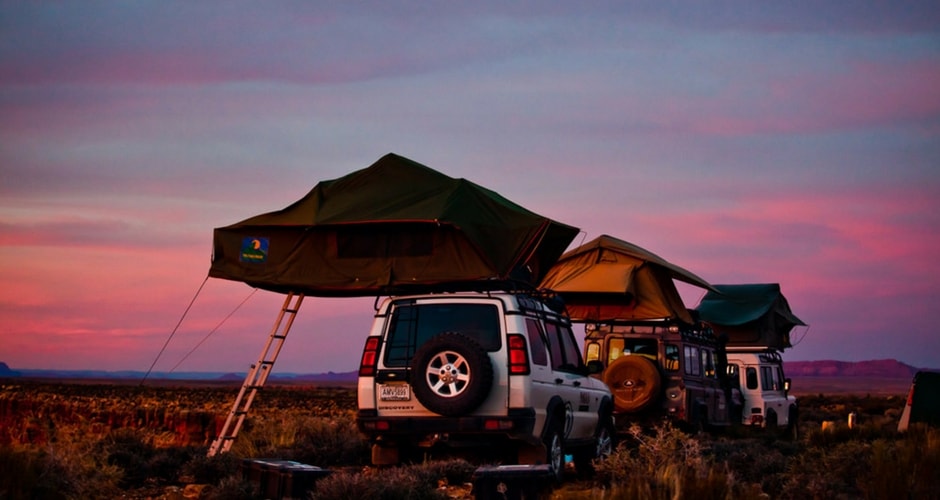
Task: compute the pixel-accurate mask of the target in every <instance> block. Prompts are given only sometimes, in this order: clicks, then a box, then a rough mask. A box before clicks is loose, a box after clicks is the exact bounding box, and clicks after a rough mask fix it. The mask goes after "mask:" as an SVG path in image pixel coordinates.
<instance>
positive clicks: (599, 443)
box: [574, 415, 615, 476]
mask: <svg viewBox="0 0 940 500" xmlns="http://www.w3.org/2000/svg"><path fill="white" fill-rule="evenodd" d="M614 435H615V432H614V421H613V419H612V418H611V416H610V415H607V416H601V419H600V420H599V421H598V422H597V430H596V431H594V447H593V448H587V449H582V450H578V451H577V452H576V453H574V466H575V468H576V469H577V470H578V474H579V475H582V476H588V475H591V474H593V473H594V460H603V459H605V458H607V457H609V456H610V454H611V453H613V451H614Z"/></svg>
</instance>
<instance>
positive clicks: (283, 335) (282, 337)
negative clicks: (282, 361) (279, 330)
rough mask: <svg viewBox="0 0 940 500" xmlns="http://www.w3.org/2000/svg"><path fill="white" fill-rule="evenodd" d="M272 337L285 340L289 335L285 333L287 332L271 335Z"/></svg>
mask: <svg viewBox="0 0 940 500" xmlns="http://www.w3.org/2000/svg"><path fill="white" fill-rule="evenodd" d="M271 338H275V339H281V340H283V339H286V338H287V335H285V334H281V335H271Z"/></svg>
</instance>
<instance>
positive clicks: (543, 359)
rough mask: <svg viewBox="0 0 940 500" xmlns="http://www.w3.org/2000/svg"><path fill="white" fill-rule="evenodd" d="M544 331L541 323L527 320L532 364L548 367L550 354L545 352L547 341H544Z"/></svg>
mask: <svg viewBox="0 0 940 500" xmlns="http://www.w3.org/2000/svg"><path fill="white" fill-rule="evenodd" d="M541 330H542V329H541V328H539V322H538V321H536V320H534V319H532V318H526V320H525V332H526V336H528V337H529V345H530V346H532V364H533V365H539V366H547V365H548V353H547V352H545V340H543V339H542V331H541Z"/></svg>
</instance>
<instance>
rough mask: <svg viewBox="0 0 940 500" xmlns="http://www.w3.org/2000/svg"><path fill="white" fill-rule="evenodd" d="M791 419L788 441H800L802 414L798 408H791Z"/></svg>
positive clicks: (788, 425) (788, 427) (789, 421)
mask: <svg viewBox="0 0 940 500" xmlns="http://www.w3.org/2000/svg"><path fill="white" fill-rule="evenodd" d="M789 415H790V418H789V419H788V420H787V439H789V440H791V441H798V440H799V439H800V414H799V412H798V411H797V409H796V408H794V407H791V408H790V414H789Z"/></svg>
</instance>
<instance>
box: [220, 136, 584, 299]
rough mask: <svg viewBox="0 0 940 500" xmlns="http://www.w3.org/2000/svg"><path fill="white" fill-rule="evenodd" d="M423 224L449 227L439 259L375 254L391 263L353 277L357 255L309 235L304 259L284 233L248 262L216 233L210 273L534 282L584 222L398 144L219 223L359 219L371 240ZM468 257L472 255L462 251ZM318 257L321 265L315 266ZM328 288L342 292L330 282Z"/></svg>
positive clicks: (288, 279)
mask: <svg viewBox="0 0 940 500" xmlns="http://www.w3.org/2000/svg"><path fill="white" fill-rule="evenodd" d="M421 224H427V225H429V226H434V227H439V228H441V229H440V230H437V231H436V232H435V233H434V234H435V237H434V240H433V245H434V246H435V249H434V252H433V254H432V255H431V257H432V259H431V260H433V261H435V262H431V261H429V260H427V259H421V258H418V257H416V256H411V257H409V258H404V257H402V256H395V255H373V257H374V258H376V259H379V260H386V262H372V263H368V264H362V265H363V266H366V267H367V268H368V269H369V271H367V272H361V275H360V274H359V272H357V274H356V276H355V278H356V279H353V276H352V275H350V276H346V274H348V271H349V270H350V269H351V268H352V266H353V264H352V263H351V262H339V261H337V262H325V260H324V259H338V258H339V257H338V256H337V255H336V254H335V253H334V254H330V253H325V252H326V251H327V250H328V248H326V247H322V246H318V245H315V244H312V243H310V242H306V243H304V244H303V245H302V246H300V247H298V249H297V251H298V252H300V253H301V254H302V255H303V259H301V258H300V257H297V258H294V259H291V260H289V261H287V260H285V259H283V258H278V257H277V256H278V255H280V254H279V253H278V252H283V251H285V250H284V249H285V248H286V245H285V242H283V241H279V242H278V243H279V244H278V245H277V246H276V249H275V248H272V250H271V251H272V254H271V260H270V262H267V263H266V265H264V266H261V265H252V266H246V265H244V264H246V262H242V261H240V260H239V259H240V256H239V251H240V249H239V248H238V247H239V246H240V245H241V243H242V242H240V241H234V240H232V241H215V242H214V247H215V253H214V257H213V263H212V266H211V268H210V276H214V277H223V278H225V279H232V280H236V281H245V282H250V283H252V284H253V286H259V287H262V288H267V289H278V290H281V289H283V287H285V286H295V287H305V288H306V289H308V290H311V291H314V290H324V292H325V291H327V289H326V288H322V287H323V286H325V285H328V286H330V287H334V286H339V287H346V288H348V290H347V291H348V293H350V294H362V295H369V294H372V293H373V292H375V291H376V287H393V286H401V285H409V286H418V285H419V284H422V283H435V284H436V283H439V282H441V281H453V282H455V283H456V282H473V281H476V280H482V279H497V280H504V281H513V280H520V279H521V280H523V281H526V282H528V283H530V286H534V285H535V284H536V283H538V281H539V280H540V279H541V277H542V275H543V274H544V272H545V271H546V270H547V269H548V268H549V267H550V266H551V265H552V264H553V263H554V262H555V261H556V260H558V257H559V256H560V255H561V254H562V253H563V252H564V251H565V248H566V247H567V246H568V245H569V244H570V243H571V241H572V240H573V239H574V237H575V236H576V235H577V233H578V229H577V228H574V227H571V226H567V225H565V224H561V223H558V222H555V221H552V220H550V219H547V218H545V217H542V216H540V215H538V214H535V213H533V212H530V211H529V210H527V209H525V208H523V207H521V206H519V205H517V204H515V203H513V202H511V201H509V200H508V199H506V198H504V197H502V196H500V195H499V194H498V193H495V192H494V191H491V190H489V189H486V188H483V187H481V186H478V185H476V184H474V183H472V182H470V181H467V180H465V179H453V178H451V177H448V176H446V175H444V174H441V173H440V172H437V171H435V170H433V169H431V168H428V167H426V166H424V165H421V164H419V163H417V162H414V161H411V160H409V159H407V158H404V157H401V156H398V155H395V154H391V153H390V154H388V155H385V156H383V157H382V158H380V159H379V160H378V161H376V162H375V163H374V164H373V165H371V166H370V167H368V168H365V169H362V170H358V171H356V172H353V173H350V174H348V175H346V176H343V177H341V178H338V179H333V180H328V181H322V182H320V183H318V184H317V185H316V186H315V187H314V188H313V189H312V190H311V191H310V192H308V193H307V195H306V196H304V197H303V198H301V199H300V200H297V201H296V202H294V203H292V204H291V205H289V206H288V207H286V208H284V209H282V210H278V211H274V212H269V213H265V214H261V215H257V216H254V217H251V218H248V219H245V220H243V221H241V222H238V223H235V224H232V225H229V226H227V227H223V228H217V229H216V238H217V239H221V240H226V239H232V238H234V239H235V240H237V236H233V235H237V234H241V235H242V236H243V237H244V236H249V235H253V234H254V235H263V234H265V232H267V231H270V232H272V234H273V233H276V232H277V228H285V229H287V228H292V229H293V230H294V231H298V232H305V231H306V232H310V231H312V233H311V234H315V233H316V230H317V229H318V228H323V227H337V228H338V227H347V226H351V225H358V226H357V227H361V228H364V229H363V230H362V234H363V235H364V237H365V239H369V238H372V239H374V240H375V241H374V243H375V244H376V245H379V246H382V245H383V244H391V239H390V238H392V236H390V235H387V234H384V233H382V231H386V230H392V231H402V232H403V234H402V235H398V236H397V238H398V240H396V241H397V243H402V242H403V241H402V239H403V238H405V239H406V236H405V234H404V233H409V232H411V231H415V228H418V227H421ZM233 231H234V233H232V232H233ZM238 231H244V232H245V233H244V234H243V233H239V232H238ZM229 233H231V234H232V235H229ZM337 234H339V233H337ZM226 235H229V236H226ZM412 236H414V237H415V238H414V239H413V241H411V242H409V243H407V245H406V246H408V245H411V246H413V245H419V244H421V242H419V241H418V240H419V239H420V236H421V234H420V231H418V232H416V233H415V234H413V235H412ZM386 240H387V241H386ZM299 241H300V240H298V242H297V243H296V244H297V245H299V244H300V243H299ZM271 243H272V244H273V243H274V241H271ZM350 243H353V242H352V241H350ZM341 247H343V248H346V247H345V246H343V245H341ZM349 248H356V246H355V245H353V246H351V247H349ZM388 248H389V249H394V248H398V247H396V246H395V245H392V246H390V247H388ZM310 252H321V253H320V254H318V255H311V254H310ZM458 256H461V257H460V258H457V257H458ZM463 256H467V257H466V259H467V260H461V259H463V258H464V257H463ZM340 260H342V259H340ZM253 264H258V262H254V263H253ZM314 265H315V269H317V271H312V270H311V266H314ZM279 266H288V267H289V266H297V269H294V270H289V269H283V268H279ZM340 270H342V271H340ZM522 270H525V272H520V271H522ZM317 273H323V276H318V275H317ZM344 276H345V277H344ZM304 280H306V281H304ZM363 283H370V284H369V285H364V284H363ZM329 293H331V294H333V293H339V292H336V291H335V290H334V289H333V288H330V289H329Z"/></svg>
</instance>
